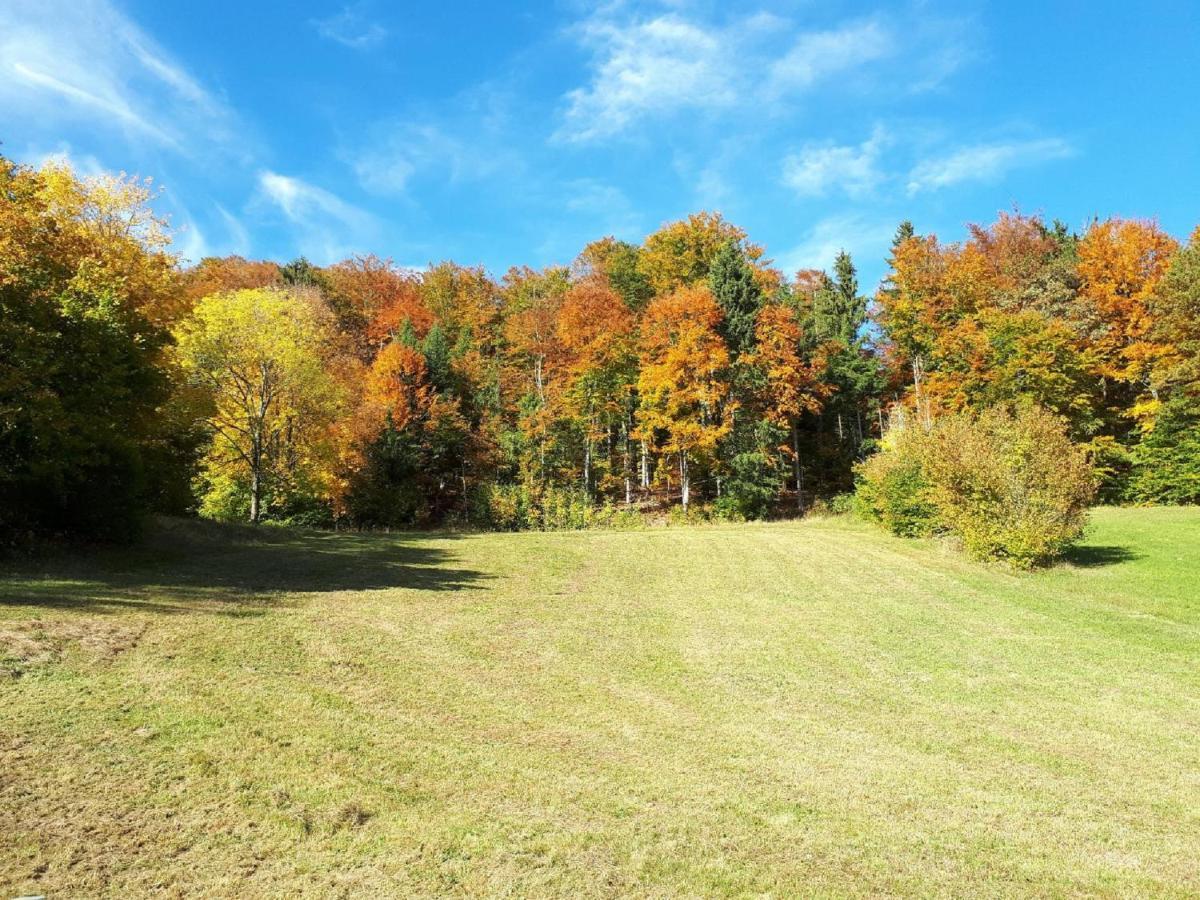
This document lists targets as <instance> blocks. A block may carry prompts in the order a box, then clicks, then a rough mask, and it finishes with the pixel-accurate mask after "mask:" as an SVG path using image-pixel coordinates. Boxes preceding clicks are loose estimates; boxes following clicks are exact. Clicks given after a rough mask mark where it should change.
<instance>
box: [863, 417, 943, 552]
mask: <svg viewBox="0 0 1200 900" xmlns="http://www.w3.org/2000/svg"><path fill="white" fill-rule="evenodd" d="M925 443H926V436H925V435H924V434H922V433H921V432H919V431H916V430H911V429H906V430H897V431H893V432H892V433H890V434H889V435H888V436H887V438H886V439H885V440H884V444H883V449H882V450H881V451H880V452H878V453H876V454H875V455H874V456H871V457H869V458H868V459H867V460H866V461H865V462H863V463H861V464H859V466H858V467H857V470H856V471H857V474H858V479H859V480H858V489H857V491H856V492H855V498H856V506H857V508H858V511H859V512H860V513H861V514H862V515H864V516H865V517H866V518H868V519H871V520H872V521H875V522H878V523H879V524H880V525H882V526H883V527H884V528H886V529H887V530H888V531H890V532H892V534H898V535H900V536H901V537H921V536H924V535H929V534H932V533H933V532H934V531H936V530H937V526H938V517H937V507H936V506H935V504H934V502H933V497H932V493H931V486H930V484H929V480H928V478H927V477H926V475H925V469H924V453H925Z"/></svg>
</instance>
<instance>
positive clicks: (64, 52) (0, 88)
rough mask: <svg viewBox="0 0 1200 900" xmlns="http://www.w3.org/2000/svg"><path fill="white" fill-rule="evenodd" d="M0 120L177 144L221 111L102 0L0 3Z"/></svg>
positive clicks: (225, 129)
mask: <svg viewBox="0 0 1200 900" xmlns="http://www.w3.org/2000/svg"><path fill="white" fill-rule="evenodd" d="M0 117H3V118H5V119H8V120H10V121H20V120H21V119H26V120H28V121H31V122H37V123H39V124H45V123H60V122H64V121H70V120H78V121H85V122H87V123H88V124H89V125H99V126H101V127H105V126H107V127H112V128H116V129H118V130H121V131H123V132H124V133H125V134H126V135H128V136H130V137H132V138H137V139H142V140H149V141H151V142H152V143H154V144H158V145H163V146H169V147H173V148H175V149H177V150H181V151H187V150H188V149H189V148H190V147H192V146H193V145H194V144H195V143H196V142H197V141H199V142H201V143H202V144H203V145H205V146H212V145H213V143H214V141H215V142H217V143H220V142H221V141H222V140H224V139H226V138H228V136H229V134H230V130H229V123H230V119H231V113H230V111H229V110H228V109H227V107H226V106H225V105H224V104H223V103H222V102H221V101H220V100H219V99H218V98H217V97H215V96H214V95H213V94H212V93H210V92H209V91H207V90H206V89H205V88H204V87H202V86H201V85H200V83H199V82H198V81H197V80H196V79H195V78H193V77H192V76H191V75H190V74H188V72H187V71H186V70H185V69H184V68H183V67H182V66H180V65H179V64H178V63H177V62H175V61H174V60H172V59H171V58H170V56H169V55H168V54H167V53H166V52H165V51H164V50H162V49H161V48H160V47H158V46H157V45H156V44H155V42H154V41H153V40H152V39H151V38H150V37H149V36H148V35H146V34H145V33H144V32H142V31H141V29H139V28H138V27H137V26H136V25H134V24H133V23H132V22H131V21H130V20H129V19H127V18H126V17H125V16H124V15H123V14H122V13H121V12H120V11H119V10H117V9H116V8H115V7H114V6H113V5H112V4H111V3H109V2H106V0H71V2H67V0H8V2H6V3H4V4H0Z"/></svg>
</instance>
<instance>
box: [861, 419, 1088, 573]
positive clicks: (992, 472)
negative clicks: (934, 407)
mask: <svg viewBox="0 0 1200 900" xmlns="http://www.w3.org/2000/svg"><path fill="white" fill-rule="evenodd" d="M859 479H860V480H859V488H858V493H857V497H858V503H859V504H860V508H861V509H862V510H863V511H864V512H865V513H866V514H867V515H868V516H869V517H870V518H873V519H875V520H877V521H879V522H880V523H882V524H883V525H884V526H885V527H887V528H888V529H889V530H891V531H893V532H895V533H896V534H902V535H917V534H929V533H932V532H934V531H939V530H944V531H948V532H950V533H952V534H954V535H956V536H957V537H958V538H959V539H960V540H961V541H962V544H963V547H964V548H965V549H966V551H967V552H968V553H969V554H970V555H971V556H973V557H975V558H977V559H989V560H1005V561H1007V562H1009V563H1011V564H1012V565H1014V566H1017V567H1019V568H1029V567H1031V566H1034V565H1037V564H1039V563H1043V562H1046V561H1048V560H1051V559H1053V558H1055V557H1056V556H1059V555H1060V554H1061V553H1062V552H1063V550H1064V549H1065V548H1066V547H1067V546H1068V545H1070V544H1071V542H1072V541H1074V540H1076V539H1077V538H1078V537H1079V536H1080V534H1081V533H1082V532H1083V526H1084V523H1085V518H1086V515H1087V507H1088V505H1089V503H1090V502H1091V501H1092V499H1093V498H1094V497H1095V493H1096V487H1097V485H1096V476H1095V473H1094V470H1093V469H1092V466H1091V463H1090V461H1089V459H1088V456H1087V453H1086V452H1085V451H1084V450H1083V448H1081V447H1079V446H1077V445H1075V444H1073V443H1072V442H1071V441H1070V439H1069V438H1068V436H1067V432H1066V426H1065V423H1064V422H1063V420H1062V419H1060V418H1059V417H1058V416H1055V415H1054V414H1052V413H1050V412H1048V411H1046V410H1044V409H1042V408H1040V407H1037V406H1022V407H1020V408H1017V409H1012V408H1009V407H1005V406H1000V407H993V408H991V409H988V410H985V411H983V412H982V413H979V414H978V415H971V414H968V413H961V414H958V415H952V416H946V417H944V418H942V419H939V420H937V421H936V422H935V423H934V424H933V426H932V427H931V428H930V429H928V430H921V429H910V430H907V431H904V432H901V433H899V434H896V435H891V436H889V438H888V440H887V441H886V442H885V446H884V449H883V450H882V451H881V452H880V453H878V454H876V455H875V456H873V457H871V458H870V459H869V460H867V461H866V462H865V463H863V464H862V465H861V466H860V467H859Z"/></svg>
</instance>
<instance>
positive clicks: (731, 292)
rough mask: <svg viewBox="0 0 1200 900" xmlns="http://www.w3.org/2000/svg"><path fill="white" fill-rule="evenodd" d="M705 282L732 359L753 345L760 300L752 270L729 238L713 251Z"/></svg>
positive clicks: (758, 289) (740, 250)
mask: <svg viewBox="0 0 1200 900" xmlns="http://www.w3.org/2000/svg"><path fill="white" fill-rule="evenodd" d="M708 285H709V288H710V289H711V290H712V292H713V296H714V297H715V298H716V300H717V304H718V305H719V306H720V307H721V313H722V315H723V316H724V322H723V323H722V328H721V331H722V336H723V337H724V338H725V342H726V343H727V344H728V345H729V352H730V354H731V355H732V356H733V357H734V358H735V359H736V358H737V357H738V356H740V355H741V354H743V353H746V352H748V351H750V350H752V349H753V348H754V320H755V318H756V317H757V315H758V310H759V308H760V307H761V306H762V302H763V295H762V289H761V288H759V286H758V283H757V282H756V281H755V280H754V270H753V269H751V268H750V264H749V263H748V262H746V257H745V255H744V254H743V253H742V249H741V247H739V246H738V245H737V243H736V242H734V241H729V242H727V243H726V244H724V245H723V246H722V247H721V249H720V250H718V251H717V255H716V256H715V257H714V258H713V262H712V267H711V268H710V270H709V274H708Z"/></svg>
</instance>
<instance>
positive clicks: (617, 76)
mask: <svg viewBox="0 0 1200 900" xmlns="http://www.w3.org/2000/svg"><path fill="white" fill-rule="evenodd" d="M578 34H579V38H580V40H581V42H582V43H583V44H584V46H585V47H588V48H590V49H591V50H592V51H593V53H594V54H595V62H594V70H593V73H592V79H591V83H590V84H589V85H587V86H586V87H581V88H576V89H575V90H573V91H571V92H570V93H568V94H567V102H568V107H567V112H566V123H565V125H564V128H563V130H562V131H561V133H560V136H562V137H566V138H569V139H572V140H588V139H590V138H597V137H605V136H608V135H612V134H615V133H617V132H619V131H621V130H622V129H624V128H625V127H626V126H628V125H629V124H631V123H632V122H633V121H635V120H636V119H638V118H640V117H642V116H644V115H649V114H653V113H655V112H663V111H674V110H678V109H685V108H689V107H697V108H704V109H707V108H712V107H725V106H729V105H731V104H733V103H734V102H736V100H737V97H738V90H737V84H736V83H735V82H734V80H733V79H734V76H735V73H736V71H737V70H736V68H735V67H733V66H732V65H730V63H731V62H732V59H731V58H730V54H731V51H732V48H731V47H730V46H729V43H728V41H729V38H730V35H728V34H723V33H721V32H720V31H718V30H716V29H706V28H704V27H703V26H701V25H699V24H697V23H693V22H689V21H687V20H685V19H684V18H682V17H680V16H678V15H663V16H658V17H657V18H653V19H650V20H648V21H644V22H634V23H627V22H616V21H612V20H609V19H607V18H604V17H593V18H592V19H589V20H587V21H585V22H584V23H582V24H581V25H580V26H579V28H578Z"/></svg>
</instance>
